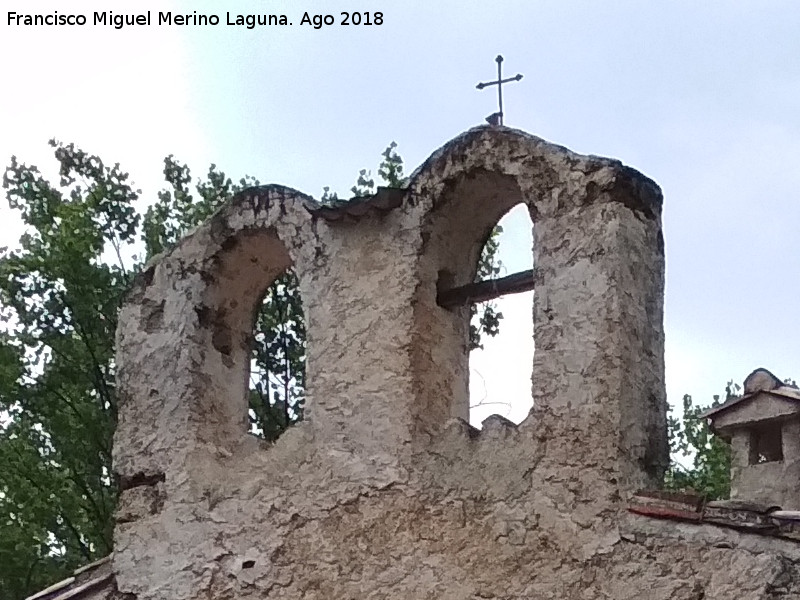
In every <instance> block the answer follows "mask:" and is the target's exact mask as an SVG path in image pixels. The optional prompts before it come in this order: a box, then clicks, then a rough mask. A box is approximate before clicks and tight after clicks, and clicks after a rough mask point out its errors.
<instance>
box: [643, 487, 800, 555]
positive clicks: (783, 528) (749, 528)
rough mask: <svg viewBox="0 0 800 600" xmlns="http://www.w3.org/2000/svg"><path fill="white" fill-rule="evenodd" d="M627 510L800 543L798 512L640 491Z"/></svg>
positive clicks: (675, 494) (773, 507)
mask: <svg viewBox="0 0 800 600" xmlns="http://www.w3.org/2000/svg"><path fill="white" fill-rule="evenodd" d="M628 510H629V511H630V512H632V513H634V514H637V515H641V516H645V517H651V518H655V519H670V520H674V521H684V522H690V523H698V524H700V523H707V524H711V525H717V526H720V527H726V528H730V529H737V530H739V531H746V532H749V533H755V534H758V535H763V536H769V537H778V538H782V539H786V540H791V541H793V542H800V512H797V511H783V510H781V509H780V507H779V506H769V505H760V504H756V503H752V502H742V501H737V500H716V501H711V502H706V501H705V499H704V498H703V497H702V496H699V495H697V494H687V493H683V492H670V491H664V490H642V491H640V492H638V493H637V494H636V495H635V496H634V497H633V499H632V500H631V503H630V505H629V506H628Z"/></svg>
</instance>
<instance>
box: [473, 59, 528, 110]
mask: <svg viewBox="0 0 800 600" xmlns="http://www.w3.org/2000/svg"><path fill="white" fill-rule="evenodd" d="M495 61H497V81H487V82H486V83H479V84H478V85H477V86H476V87H477V88H478V89H479V90H482V89H483V88H485V87H489V86H490V85H496V86H497V101H498V103H499V104H500V112H497V113H495V114H493V115H489V117H488V118H487V119H486V120H487V121H489V123H491V124H492V125H502V124H503V84H504V83H508V82H509V81H519V80H520V79H522V75H520V74H519V73H517V75H516V76H515V77H509V78H508V79H503V75H502V68H503V67H502V65H503V57H502V56H500V55H499V54H498V55H497V58H495ZM494 121H497V122H494Z"/></svg>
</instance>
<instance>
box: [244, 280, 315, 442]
mask: <svg viewBox="0 0 800 600" xmlns="http://www.w3.org/2000/svg"><path fill="white" fill-rule="evenodd" d="M248 381H249V387H248V419H249V431H250V433H252V434H254V435H256V436H257V437H260V438H263V439H265V440H267V441H275V440H276V439H278V437H279V436H280V435H281V434H282V433H283V432H284V431H286V430H287V429H288V428H289V427H291V426H292V425H294V424H296V423H298V422H300V421H302V419H303V413H304V409H305V400H306V328H305V320H304V318H303V303H302V300H301V298H300V289H299V283H298V280H297V276H296V275H295V273H294V271H293V270H292V269H291V268H289V269H287V270H286V271H285V272H284V273H283V274H281V275H280V276H279V277H278V278H277V279H276V280H275V281H273V282H272V284H271V285H270V286H269V288H267V291H266V292H265V293H264V296H263V298H262V299H261V302H260V304H259V307H258V311H257V313H256V317H255V321H254V325H253V344H252V353H251V357H250V375H249V378H248Z"/></svg>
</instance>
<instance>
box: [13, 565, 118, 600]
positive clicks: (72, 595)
mask: <svg viewBox="0 0 800 600" xmlns="http://www.w3.org/2000/svg"><path fill="white" fill-rule="evenodd" d="M113 588H114V574H113V573H112V572H111V556H106V557H105V558H101V559H100V560H97V561H95V562H93V563H90V564H88V565H85V566H83V567H81V568H80V569H76V570H75V572H74V573H73V574H72V577H67V578H66V579H65V580H63V581H59V582H58V583H56V584H53V585H51V586H50V587H49V588H47V589H44V590H42V591H41V592H38V593H36V594H34V595H33V596H29V597H28V598H27V599H26V600H105V599H106V598H108V597H109V594H110V593H111V592H112V590H113Z"/></svg>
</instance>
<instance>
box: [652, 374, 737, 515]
mask: <svg viewBox="0 0 800 600" xmlns="http://www.w3.org/2000/svg"><path fill="white" fill-rule="evenodd" d="M739 389H740V388H739V386H738V385H735V384H734V383H733V382H728V385H727V386H726V387H725V400H728V399H730V398H732V397H734V396H736V395H738V394H739ZM720 403H721V400H720V397H719V396H714V401H713V402H712V404H711V406H695V405H694V403H693V401H692V397H691V396H690V395H688V394H687V395H685V396H684V397H683V410H682V415H681V418H677V417H675V416H673V415H670V416H669V417H668V419H667V427H668V433H669V444H670V454H671V456H672V461H671V464H670V468H669V469H668V471H667V473H666V476H665V487H666V488H667V489H676V490H682V489H692V490H695V491H697V492H699V493H701V494H704V495H706V496H707V497H708V498H709V499H712V500H715V499H719V498H727V497H728V496H729V495H730V491H731V480H730V468H731V449H730V445H729V444H728V443H727V442H725V440H723V439H721V438H720V437H719V436H717V435H714V433H713V432H712V431H711V430H710V429H709V427H708V421H707V419H704V418H702V417H701V416H700V415H701V414H702V413H703V412H705V411H706V410H708V409H709V408H711V407H713V406H718V405H719V404H720ZM686 464H688V465H690V466H688V467H687V466H685V465H686Z"/></svg>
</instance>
